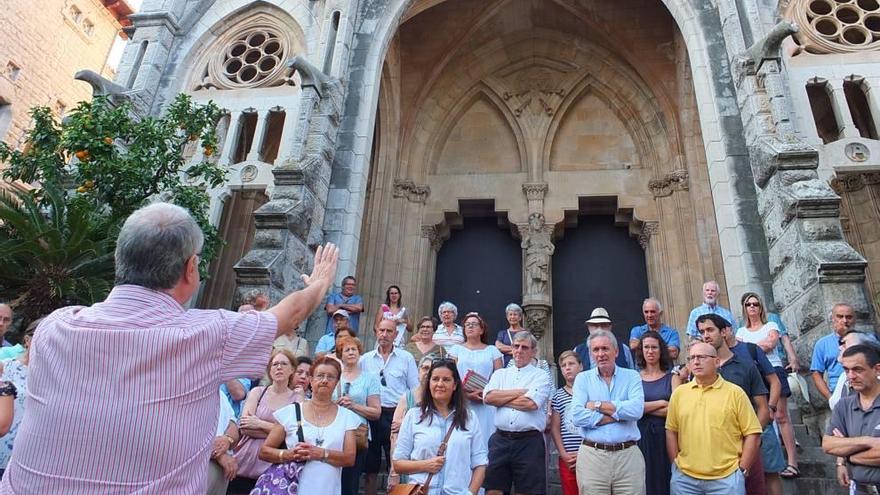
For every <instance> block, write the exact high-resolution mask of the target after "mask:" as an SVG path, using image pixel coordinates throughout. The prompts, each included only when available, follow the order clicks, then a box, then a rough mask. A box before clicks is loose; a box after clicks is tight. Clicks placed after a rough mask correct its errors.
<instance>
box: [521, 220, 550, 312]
mask: <svg viewBox="0 0 880 495" xmlns="http://www.w3.org/2000/svg"><path fill="white" fill-rule="evenodd" d="M521 246H522V248H523V249H525V250H526V259H525V267H524V268H525V272H526V294H527V295H544V294H546V293H547V281H548V280H549V278H550V256H552V255H553V251H554V250H555V249H556V248H555V246H553V242H552V241H551V240H550V232H548V231H547V229H546V228H545V227H544V215H543V214H541V213H532V214H531V215H529V229H528V232H525V233H522V244H521Z"/></svg>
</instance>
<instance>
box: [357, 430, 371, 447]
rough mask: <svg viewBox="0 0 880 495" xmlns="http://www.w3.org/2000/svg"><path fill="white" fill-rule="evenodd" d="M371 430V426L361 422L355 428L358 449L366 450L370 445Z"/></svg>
mask: <svg viewBox="0 0 880 495" xmlns="http://www.w3.org/2000/svg"><path fill="white" fill-rule="evenodd" d="M369 432H370V427H369V426H368V425H366V424H361V425H360V426H358V427H357V429H355V430H354V439H355V440H357V449H358V450H366V449H367V447H369V446H370V439H369V438H367V434H368V433H369Z"/></svg>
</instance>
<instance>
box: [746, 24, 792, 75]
mask: <svg viewBox="0 0 880 495" xmlns="http://www.w3.org/2000/svg"><path fill="white" fill-rule="evenodd" d="M797 32H798V27H797V25H796V24H794V23H792V22H790V21H786V20H783V21H780V22H779V23H777V24H776V25H775V26H773V29H771V30H770V32H768V33H767V34H766V35H765V36H764V37H763V38H761V39H759V40H757V41H755V43H754V44H753V45H752V46H750V47H749V48H748V49H747V50H746V51H745V53H743V54H741V55H740V56H739V57H737V58H738V62H739V65H740V67H741V68H743V69H745V70H746V72H748V73H749V74H752V75H754V74H755V73H756V72H757V70H758V69H759V68H760V67H761V64H762V63H763V62H764V61H765V60H777V59H779V48H780V46H781V45H782V41H783V40H785V38H788V37H789V36H791V35H792V34H794V33H797Z"/></svg>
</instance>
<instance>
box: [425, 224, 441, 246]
mask: <svg viewBox="0 0 880 495" xmlns="http://www.w3.org/2000/svg"><path fill="white" fill-rule="evenodd" d="M422 237H424V238H425V239H428V242H429V243H431V249H433V250H434V251H435V252H437V251H440V247H442V246H443V236H442V234H441V233H440V228H439V227H437V226H436V225H422Z"/></svg>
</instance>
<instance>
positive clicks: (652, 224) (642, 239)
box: [638, 221, 660, 249]
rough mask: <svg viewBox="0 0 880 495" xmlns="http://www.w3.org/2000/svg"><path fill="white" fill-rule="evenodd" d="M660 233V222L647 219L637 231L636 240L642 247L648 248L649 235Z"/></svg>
mask: <svg viewBox="0 0 880 495" xmlns="http://www.w3.org/2000/svg"><path fill="white" fill-rule="evenodd" d="M659 233H660V222H656V221H648V222H645V223H644V224H643V225H642V231H641V232H640V233H639V236H638V240H639V245H640V246H642V249H648V244H649V243H650V242H651V237H654V236H655V235H657V234H659Z"/></svg>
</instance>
